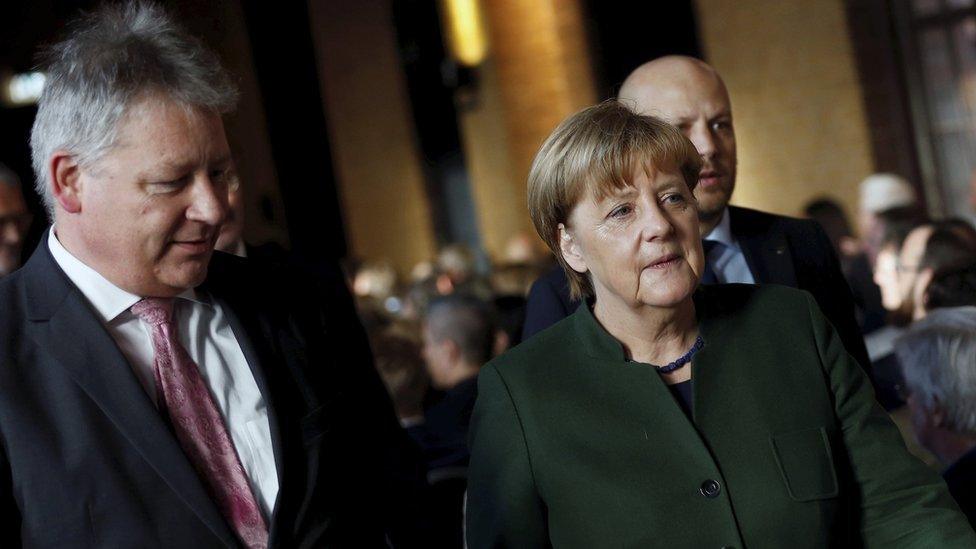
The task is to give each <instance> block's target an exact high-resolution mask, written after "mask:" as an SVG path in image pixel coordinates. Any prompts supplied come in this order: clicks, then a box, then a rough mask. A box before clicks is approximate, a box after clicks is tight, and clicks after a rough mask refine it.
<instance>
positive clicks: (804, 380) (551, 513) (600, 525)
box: [466, 284, 976, 549]
mask: <svg viewBox="0 0 976 549" xmlns="http://www.w3.org/2000/svg"><path fill="white" fill-rule="evenodd" d="M695 302H696V310H697V314H698V318H699V325H700V333H701V334H702V337H703V339H704V341H705V346H704V348H703V349H702V350H701V351H699V353H698V354H697V355H696V356H695V359H694V363H693V364H692V366H691V367H692V369H693V370H692V372H693V373H692V380H693V388H694V421H693V422H692V421H691V420H689V419H688V417H687V416H686V415H685V414H684V412H682V410H681V408H680V407H679V406H678V404H677V402H676V401H675V400H674V397H673V396H672V395H671V393H670V392H669V390H668V388H667V387H666V385H665V384H664V382H663V381H662V380H661V378H660V377H659V376H658V374H657V373H656V372H655V371H654V370H653V369H652V368H651V367H650V366H648V365H646V364H640V363H634V362H627V361H626V360H625V355H624V351H623V348H622V347H621V345H620V343H619V342H617V340H615V339H614V338H613V337H612V336H611V335H610V334H609V333H607V332H606V331H605V330H604V329H603V328H602V327H601V326H600V324H599V323H598V322H597V321H596V319H595V318H594V317H593V315H592V313H591V312H590V310H589V307H587V306H586V305H585V304H584V305H583V306H581V307H580V308H579V309H578V310H577V312H576V313H575V314H573V315H572V316H570V317H568V318H566V319H564V320H563V321H561V322H559V323H558V324H556V325H554V326H553V327H551V328H549V329H548V330H546V331H543V332H541V333H539V334H538V335H536V336H535V337H533V338H530V339H529V340H528V341H526V342H524V343H523V344H522V345H520V346H518V347H516V348H514V349H512V350H511V351H509V352H508V353H506V354H504V355H502V356H500V357H498V358H496V359H495V360H493V361H491V362H490V363H489V364H488V365H486V366H485V367H484V368H483V369H482V372H481V374H480V377H479V380H478V390H479V396H478V401H477V404H476V406H475V410H474V415H473V417H472V421H471V435H470V436H471V440H470V443H471V463H470V468H469V479H468V500H467V518H466V522H467V541H468V545H469V546H470V547H471V548H479V547H546V546H549V545H552V546H555V547H585V548H594V547H667V548H678V547H689V548H702V547H715V548H719V547H735V548H742V547H750V548H756V547H770V548H780V547H789V548H790V549H799V548H802V547H811V548H823V547H843V548H848V547H860V546H866V547H884V548H892V547H919V548H930V547H940V548H944V547H968V548H972V547H976V534H974V533H973V530H972V529H971V528H970V526H969V524H968V522H967V521H966V517H965V516H963V514H962V513H961V512H960V511H959V509H958V507H957V506H956V505H955V503H954V502H953V501H952V499H951V498H950V496H949V494H948V492H947V490H946V487H945V485H944V484H943V482H942V480H941V479H940V478H939V476H938V475H937V474H936V473H935V472H934V471H931V470H929V469H927V468H926V466H925V465H923V464H922V463H921V462H919V461H918V460H917V459H915V458H914V457H912V456H911V455H910V454H908V452H907V451H906V450H905V445H904V444H903V442H902V440H901V437H900V435H899V433H898V431H897V429H896V428H895V426H894V425H893V424H892V422H891V421H890V420H889V419H888V416H887V415H886V414H885V412H884V411H883V410H882V409H881V407H880V406H878V404H877V403H876V402H875V400H874V394H873V393H872V390H871V386H870V383H869V382H868V380H867V378H866V376H865V375H864V373H863V372H862V370H861V369H860V368H859V367H858V366H857V364H856V362H855V361H854V360H853V359H852V358H851V357H850V356H849V355H848V354H847V352H846V351H845V350H844V347H843V344H842V343H841V341H840V339H839V338H838V336H837V333H836V332H835V331H834V329H833V328H832V327H831V325H830V324H829V323H828V322H827V320H825V318H824V316H823V315H822V314H821V313H820V310H819V309H818V308H817V306H816V304H815V302H814V301H813V299H812V298H811V297H810V296H809V294H807V293H806V292H802V291H799V290H794V289H791V288H785V287H780V286H749V285H738V284H734V285H724V286H712V287H702V288H701V289H699V291H698V292H697V293H696V296H695Z"/></svg>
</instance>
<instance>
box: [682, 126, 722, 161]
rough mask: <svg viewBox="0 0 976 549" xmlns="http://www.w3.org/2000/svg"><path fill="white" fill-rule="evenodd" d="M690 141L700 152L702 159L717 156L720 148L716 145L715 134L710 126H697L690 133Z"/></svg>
mask: <svg viewBox="0 0 976 549" xmlns="http://www.w3.org/2000/svg"><path fill="white" fill-rule="evenodd" d="M688 139H689V140H690V141H691V143H692V144H693V145H694V146H695V149H697V150H698V154H700V155H701V156H702V158H710V157H713V156H715V154H716V153H717V152H718V147H717V146H716V143H715V134H714V133H713V132H712V129H711V128H710V127H709V126H708V124H706V123H704V122H702V123H699V124H695V125H694V126H692V127H691V129H690V130H689V131H688Z"/></svg>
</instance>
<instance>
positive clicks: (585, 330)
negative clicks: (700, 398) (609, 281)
mask: <svg viewBox="0 0 976 549" xmlns="http://www.w3.org/2000/svg"><path fill="white" fill-rule="evenodd" d="M710 291H711V290H710V289H709V287H708V286H703V285H700V286H699V287H698V289H697V290H695V293H694V295H693V297H692V298H693V299H694V301H695V314H696V315H697V317H698V330H699V332H700V333H701V334H702V339H705V340H706V346H707V344H708V342H707V338H706V337H705V332H706V331H707V330H708V325H709V324H710V321H709V315H710V310H709V308H708V301H709V299H708V297H707V296H708V295H709V292H710ZM571 318H572V321H571V322H573V324H574V328H575V332H576V336H577V337H578V338H579V342H580V343H581V344H582V346H583V349H584V350H585V351H586V353H587V354H589V355H590V356H591V357H593V358H597V359H600V360H613V361H618V362H624V361H627V353H626V352H625V351H624V347H623V345H622V344H621V343H620V342H619V341H617V339H616V338H615V337H613V336H612V335H610V332H608V331H607V330H606V329H605V328H604V327H603V326H602V325H601V324H600V322H599V321H598V320H597V319H596V317H595V316H593V311H592V308H591V304H590V303H589V302H588V301H583V302H582V303H580V305H579V307H577V309H576V312H575V313H573V315H572V317H571ZM699 352H700V351H699Z"/></svg>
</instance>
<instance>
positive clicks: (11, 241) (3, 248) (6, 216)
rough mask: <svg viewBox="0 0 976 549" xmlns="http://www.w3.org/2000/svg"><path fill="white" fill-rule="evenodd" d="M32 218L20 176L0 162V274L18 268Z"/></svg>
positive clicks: (2, 274)
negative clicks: (25, 200)
mask: <svg viewBox="0 0 976 549" xmlns="http://www.w3.org/2000/svg"><path fill="white" fill-rule="evenodd" d="M32 219H33V216H32V215H31V213H30V211H28V210H27V203H26V202H24V194H23V190H22V189H21V187H20V178H19V177H17V174H16V173H14V172H13V170H11V169H10V168H8V167H7V166H5V165H3V164H0V276H4V275H8V274H10V273H12V272H14V271H16V270H17V269H18V268H20V262H21V253H22V252H23V249H22V248H23V246H24V237H25V236H26V235H27V230H28V229H29V228H30V224H31V220H32Z"/></svg>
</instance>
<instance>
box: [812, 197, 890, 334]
mask: <svg viewBox="0 0 976 549" xmlns="http://www.w3.org/2000/svg"><path fill="white" fill-rule="evenodd" d="M803 211H804V213H805V214H806V216H807V217H809V218H811V219H813V220H814V221H816V222H817V223H819V224H820V226H821V227H822V228H823V230H824V232H825V233H826V234H827V238H829V239H830V243H831V244H833V246H834V252H836V254H837V257H838V258H839V259H840V268H841V272H843V273H844V278H845V279H847V284H848V285H849V286H850V288H851V293H852V294H853V297H854V306H855V308H856V309H855V314H856V315H857V323H858V325H859V326H860V328H861V333H863V334H867V333H870V332H873V331H874V330H877V329H878V328H881V327H882V326H884V323H885V309H884V306H883V305H882V304H881V290H879V289H878V285H877V284H875V282H874V280H873V273H872V272H871V263H870V261H868V258H867V255H866V254H865V253H864V250H863V248H862V247H861V243H860V241H858V240H857V239H856V238H855V237H854V233H853V231H852V230H851V225H850V223H849V222H848V221H847V215H845V214H844V209H843V208H842V207H841V205H840V204H838V203H837V202H836V201H835V200H832V199H830V198H820V199H816V200H813V201H811V202H810V203H808V204H807V205H806V206H805V207H804V208H803Z"/></svg>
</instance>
